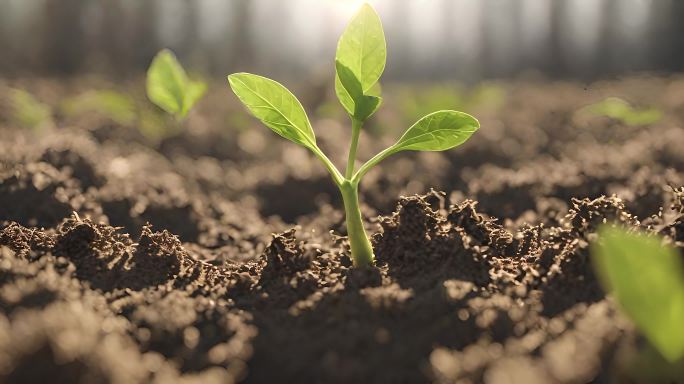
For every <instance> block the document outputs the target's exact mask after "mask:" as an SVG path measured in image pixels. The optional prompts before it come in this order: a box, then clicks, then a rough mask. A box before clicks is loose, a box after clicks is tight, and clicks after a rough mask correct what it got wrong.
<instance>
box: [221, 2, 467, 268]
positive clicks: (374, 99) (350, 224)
mask: <svg viewBox="0 0 684 384" xmlns="http://www.w3.org/2000/svg"><path fill="white" fill-rule="evenodd" d="M386 56H387V50H386V47H385V35H384V32H383V30H382V24H381V23H380V18H379V17H378V15H377V13H376V12H375V10H374V9H373V8H372V7H371V6H370V5H368V4H364V5H363V6H362V7H361V10H360V11H359V12H358V13H357V14H356V15H355V16H354V18H353V19H352V21H351V22H350V23H349V25H348V26H347V28H346V30H345V31H344V33H343V34H342V37H341V38H340V40H339V43H338V45H337V53H336V56H335V72H336V76H335V93H336V94H337V98H338V99H339V101H340V103H341V104H342V107H343V108H344V110H345V111H346V112H347V113H348V114H349V116H350V118H351V146H350V148H349V157H348V161H347V168H346V171H345V173H344V174H342V173H341V172H340V171H339V170H338V169H337V168H336V167H335V165H334V164H333V163H332V162H331V161H330V159H328V157H327V156H326V155H325V154H324V153H323V151H321V149H320V148H318V146H317V145H316V136H315V135H314V131H313V128H312V127H311V123H310V122H309V118H308V117H307V115H306V112H305V111H304V108H303V107H302V104H301V103H300V102H299V100H297V98H296V97H295V96H294V95H293V94H292V93H291V92H290V91H288V90H287V89H286V88H285V87H284V86H283V85H281V84H280V83H278V82H276V81H274V80H271V79H267V78H265V77H261V76H257V75H253V74H250V73H235V74H232V75H230V76H228V82H229V84H230V87H231V88H232V90H233V92H235V94H236V95H237V97H238V98H239V99H240V101H242V103H243V104H244V105H245V106H246V107H247V109H248V110H249V111H250V112H251V114H252V115H254V116H255V117H256V118H258V119H259V120H261V122H262V123H264V124H265V125H266V126H267V127H269V128H271V129H272V130H273V131H274V132H275V133H277V134H278V135H280V136H282V137H284V138H286V139H288V140H290V141H293V142H295V143H297V144H299V145H301V146H303V147H305V148H308V149H309V150H311V152H313V153H314V155H315V156H316V157H318V158H319V159H320V160H321V162H322V163H323V165H324V166H325V168H326V169H327V170H328V172H330V175H331V176H332V179H333V181H334V182H335V184H336V185H337V187H338V188H339V190H340V192H341V194H342V200H343V202H344V211H345V215H346V224H347V234H348V238H349V244H350V246H351V255H352V260H353V263H354V265H355V266H357V267H363V266H368V265H370V264H372V263H373V260H374V255H373V248H372V246H371V243H370V240H369V239H368V236H367V235H366V230H365V229H364V227H363V221H362V218H361V210H360V209H359V192H358V191H359V183H360V181H361V179H362V178H363V176H364V175H365V174H366V173H367V172H368V171H369V170H370V169H371V168H373V167H374V166H375V165H377V164H378V163H379V162H381V161H382V160H383V159H385V158H387V157H388V156H390V155H393V154H395V153H397V152H401V151H443V150H447V149H450V148H454V147H456V146H458V145H460V144H462V143H463V142H465V141H466V140H467V139H468V138H469V137H470V136H471V135H472V134H473V133H474V132H475V131H476V130H477V129H478V128H479V127H480V124H479V122H478V121H477V120H476V119H475V118H474V117H472V116H470V115H468V114H466V113H463V112H457V111H437V112H433V113H430V114H428V115H427V116H424V117H423V118H421V119H419V120H418V121H417V122H416V123H415V124H413V125H412V126H411V127H410V128H409V129H408V130H407V131H406V132H405V133H404V135H403V136H401V137H400V138H399V140H398V141H397V142H396V143H394V145H392V146H390V147H389V148H387V149H385V150H383V151H382V152H380V153H378V154H377V155H375V156H374V157H373V158H371V159H370V160H368V161H367V162H366V163H365V164H363V165H362V166H361V167H360V168H359V169H358V170H356V169H355V161H356V148H357V145H358V141H359V134H360V132H361V129H362V127H363V124H364V122H365V121H366V120H367V119H368V118H369V117H370V116H371V115H373V113H374V112H375V111H376V110H377V109H378V107H379V106H380V103H381V101H382V98H381V97H380V88H379V84H378V80H379V79H380V76H381V75H382V72H383V71H384V69H385V61H386Z"/></svg>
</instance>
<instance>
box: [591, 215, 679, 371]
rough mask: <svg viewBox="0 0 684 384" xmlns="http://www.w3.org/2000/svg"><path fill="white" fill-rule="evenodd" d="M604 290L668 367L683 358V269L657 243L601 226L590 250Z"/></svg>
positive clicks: (673, 253) (672, 252) (670, 252)
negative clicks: (666, 360)
mask: <svg viewBox="0 0 684 384" xmlns="http://www.w3.org/2000/svg"><path fill="white" fill-rule="evenodd" d="M591 255H592V260H593V262H594V266H595V269H596V271H597V274H598V277H599V279H600V281H601V282H602V283H603V285H604V286H605V287H606V288H607V289H608V290H610V291H612V293H613V295H614V296H615V298H616V299H617V301H618V303H619V304H620V306H621V307H622V309H623V310H624V311H625V313H626V314H627V315H628V316H629V317H630V318H631V319H632V320H633V321H634V323H635V324H636V325H637V327H639V329H640V330H641V331H642V332H643V334H644V335H645V336H646V337H647V338H648V340H649V341H650V342H651V343H652V344H653V345H654V346H655V347H656V348H657V349H658V350H659V351H660V353H661V354H662V355H663V356H664V357H665V358H666V359H668V360H669V361H671V362H673V361H676V360H679V359H681V358H682V357H684V332H683V331H682V327H683V326H684V265H683V263H682V258H681V256H680V255H678V254H677V252H676V251H675V250H674V249H671V248H669V247H664V246H662V245H661V242H660V239H658V238H657V237H647V236H644V235H637V234H631V233H627V232H625V231H624V230H621V229H617V228H612V227H608V226H604V227H603V228H602V229H601V230H600V231H599V241H598V242H596V243H594V244H592V249H591Z"/></svg>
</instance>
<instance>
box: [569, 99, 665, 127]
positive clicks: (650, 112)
mask: <svg viewBox="0 0 684 384" xmlns="http://www.w3.org/2000/svg"><path fill="white" fill-rule="evenodd" d="M582 110H585V111H587V112H589V113H591V114H594V115H596V116H606V117H610V118H611V119H615V120H618V121H621V122H623V123H625V124H627V125H630V126H636V125H649V124H653V123H657V122H658V121H660V119H661V118H662V113H661V112H660V111H659V110H657V109H655V108H635V107H632V106H631V105H630V104H629V103H628V102H627V101H625V100H623V99H620V98H618V97H608V98H606V99H605V100H602V101H599V102H598V103H595V104H591V105H589V106H587V107H585V108H583V109H582Z"/></svg>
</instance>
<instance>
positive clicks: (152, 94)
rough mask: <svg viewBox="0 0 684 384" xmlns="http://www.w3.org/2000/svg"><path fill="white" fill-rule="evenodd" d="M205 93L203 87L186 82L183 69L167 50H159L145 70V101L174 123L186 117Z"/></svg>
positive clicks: (194, 82)
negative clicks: (151, 103)
mask: <svg viewBox="0 0 684 384" xmlns="http://www.w3.org/2000/svg"><path fill="white" fill-rule="evenodd" d="M206 90H207V85H206V84H205V83H203V82H201V81H194V80H190V79H189V78H188V75H187V74H186V73H185V70H184V69H183V66H181V65H180V63H179V62H178V60H177V59H176V56H175V55H174V54H173V52H171V51H170V50H168V49H163V50H161V51H160V52H159V53H158V54H157V56H155V57H154V59H153V60H152V64H150V68H149V69H148V70H147V97H148V98H149V99H150V101H152V102H153V103H154V104H155V105H157V106H158V107H159V108H161V109H163V110H165V111H166V112H168V113H169V114H171V115H172V116H174V117H175V118H176V120H177V121H180V120H183V119H184V118H185V117H186V116H187V115H188V112H190V109H191V108H192V107H193V105H195V103H197V101H198V100H199V99H200V98H201V97H202V96H203V95H204V93H205V92H206Z"/></svg>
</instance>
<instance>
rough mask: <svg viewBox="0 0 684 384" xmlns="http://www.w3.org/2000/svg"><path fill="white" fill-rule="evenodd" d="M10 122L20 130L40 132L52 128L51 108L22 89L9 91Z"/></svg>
mask: <svg viewBox="0 0 684 384" xmlns="http://www.w3.org/2000/svg"><path fill="white" fill-rule="evenodd" d="M9 96H10V107H11V110H12V113H11V116H12V117H11V118H12V121H13V122H14V123H15V124H17V125H19V126H20V127H22V128H25V129H29V130H32V131H34V132H41V131H44V130H45V129H48V128H50V127H52V126H53V121H52V108H50V106H49V105H47V104H44V103H42V102H40V101H38V100H37V99H36V98H35V97H34V96H33V95H32V94H30V93H29V92H27V91H25V90H23V89H11V90H10V91H9Z"/></svg>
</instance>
